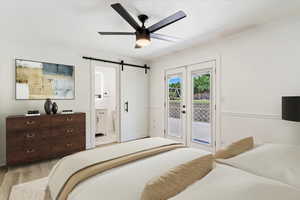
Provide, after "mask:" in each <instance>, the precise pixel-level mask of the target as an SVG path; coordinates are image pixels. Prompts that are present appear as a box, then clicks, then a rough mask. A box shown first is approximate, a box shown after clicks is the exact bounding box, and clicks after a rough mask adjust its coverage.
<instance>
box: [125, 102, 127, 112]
mask: <svg viewBox="0 0 300 200" xmlns="http://www.w3.org/2000/svg"><path fill="white" fill-rule="evenodd" d="M125 112H128V101H126V102H125Z"/></svg>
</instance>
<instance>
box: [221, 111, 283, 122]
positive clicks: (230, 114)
mask: <svg viewBox="0 0 300 200" xmlns="http://www.w3.org/2000/svg"><path fill="white" fill-rule="evenodd" d="M222 115H223V116H227V117H235V118H250V119H273V120H281V115H279V114H257V113H238V112H231V111H223V112H222Z"/></svg>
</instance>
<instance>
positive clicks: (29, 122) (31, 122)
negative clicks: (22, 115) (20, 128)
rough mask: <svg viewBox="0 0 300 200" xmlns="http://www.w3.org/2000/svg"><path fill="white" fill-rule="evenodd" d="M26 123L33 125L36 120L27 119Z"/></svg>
mask: <svg viewBox="0 0 300 200" xmlns="http://www.w3.org/2000/svg"><path fill="white" fill-rule="evenodd" d="M26 124H27V125H32V124H35V121H27V122H26Z"/></svg>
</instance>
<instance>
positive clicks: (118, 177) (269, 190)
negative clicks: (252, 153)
mask: <svg viewBox="0 0 300 200" xmlns="http://www.w3.org/2000/svg"><path fill="white" fill-rule="evenodd" d="M207 154H209V153H208V152H205V151H202V150H199V149H193V148H181V149H176V150H173V151H170V152H166V153H163V154H160V155H156V156H153V157H150V158H146V159H143V160H139V161H136V162H133V163H130V164H127V165H125V166H121V167H118V168H115V169H112V170H109V171H107V172H105V173H102V174H99V175H97V176H94V177H93V178H90V179H88V180H86V181H84V182H82V183H81V184H79V185H78V186H77V187H76V188H75V189H74V190H73V191H72V192H71V193H70V195H69V197H68V200H84V199H88V200H140V197H141V193H142V191H143V189H144V186H145V184H146V183H147V182H148V180H150V179H151V178H152V177H155V176H159V175H161V174H162V173H164V172H166V171H168V170H169V169H170V168H173V167H175V166H177V165H180V164H182V163H185V162H188V161H190V160H193V159H195V158H197V157H200V156H203V155H207ZM202 199H203V200H299V199H300V191H299V190H297V189H295V188H293V187H291V186H289V185H287V184H284V183H280V182H278V181H275V180H272V179H267V178H264V177H260V176H256V175H253V174H250V173H248V172H245V171H242V170H240V169H236V168H233V167H230V166H226V165H221V164H218V165H217V167H216V168H215V169H214V170H213V171H211V172H210V173H209V174H208V175H207V176H206V177H204V178H203V179H201V180H199V181H198V182H196V183H195V184H193V185H191V186H189V187H188V188H187V189H186V190H184V191H183V192H181V193H180V194H178V195H177V196H175V197H174V198H172V200H202Z"/></svg>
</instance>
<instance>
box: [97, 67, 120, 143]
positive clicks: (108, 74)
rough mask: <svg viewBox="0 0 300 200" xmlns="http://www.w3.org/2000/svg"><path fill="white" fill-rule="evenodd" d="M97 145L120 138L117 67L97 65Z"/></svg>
mask: <svg viewBox="0 0 300 200" xmlns="http://www.w3.org/2000/svg"><path fill="white" fill-rule="evenodd" d="M94 98H95V129H94V130H95V146H99V145H104V144H109V143H114V142H117V141H118V140H119V138H118V128H117V127H118V123H117V115H118V112H117V110H118V109H117V99H118V98H117V69H116V68H115V67H103V66H95V97H94Z"/></svg>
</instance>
